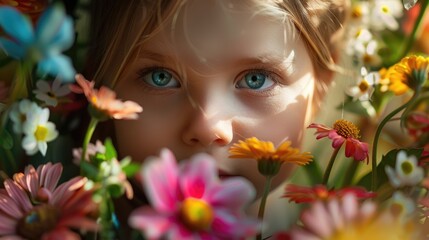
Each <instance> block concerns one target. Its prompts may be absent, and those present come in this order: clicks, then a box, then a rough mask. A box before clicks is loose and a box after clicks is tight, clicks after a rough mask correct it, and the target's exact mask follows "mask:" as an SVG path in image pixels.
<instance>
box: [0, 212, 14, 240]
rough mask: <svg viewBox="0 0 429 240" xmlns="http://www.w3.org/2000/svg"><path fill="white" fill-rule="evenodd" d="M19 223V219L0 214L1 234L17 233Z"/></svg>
mask: <svg viewBox="0 0 429 240" xmlns="http://www.w3.org/2000/svg"><path fill="white" fill-rule="evenodd" d="M17 217H19V216H17ZM17 223H18V221H17V220H15V219H11V218H9V217H6V216H3V215H0V236H4V235H8V234H13V233H15V231H16V224H17ZM0 239H1V238H0Z"/></svg>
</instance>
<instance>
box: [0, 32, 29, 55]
mask: <svg viewBox="0 0 429 240" xmlns="http://www.w3.org/2000/svg"><path fill="white" fill-rule="evenodd" d="M0 48H2V49H3V50H4V51H5V53H6V54H7V55H8V56H11V57H13V58H15V59H22V58H23V57H24V56H25V50H26V49H25V48H24V47H23V46H20V45H18V44H16V43H14V42H12V41H10V40H8V39H5V38H1V37H0Z"/></svg>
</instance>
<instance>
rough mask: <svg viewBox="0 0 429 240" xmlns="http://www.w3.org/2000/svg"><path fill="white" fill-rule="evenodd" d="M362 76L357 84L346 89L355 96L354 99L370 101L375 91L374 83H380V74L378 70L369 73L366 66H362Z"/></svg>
mask: <svg viewBox="0 0 429 240" xmlns="http://www.w3.org/2000/svg"><path fill="white" fill-rule="evenodd" d="M361 76H362V77H361V78H360V79H359V80H358V81H357V84H356V85H353V86H352V87H349V88H348V89H346V93H347V95H349V96H351V97H353V100H358V99H359V100H360V101H368V100H369V99H370V98H371V95H372V93H373V92H374V85H375V84H377V83H378V81H379V79H380V75H379V73H378V72H371V73H368V72H367V70H366V68H364V67H362V69H361Z"/></svg>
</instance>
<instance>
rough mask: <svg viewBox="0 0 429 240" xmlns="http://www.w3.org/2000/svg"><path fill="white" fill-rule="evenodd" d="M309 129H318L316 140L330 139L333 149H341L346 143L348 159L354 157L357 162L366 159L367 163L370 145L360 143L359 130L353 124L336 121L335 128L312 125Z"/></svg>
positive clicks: (342, 120)
mask: <svg viewBox="0 0 429 240" xmlns="http://www.w3.org/2000/svg"><path fill="white" fill-rule="evenodd" d="M308 128H315V129H316V133H315V134H316V135H317V136H316V139H321V138H324V137H328V138H329V139H331V140H332V147H333V148H335V149H339V148H340V147H341V146H342V145H343V143H344V142H345V143H346V151H345V153H346V157H353V158H354V159H355V160H357V161H362V160H364V159H365V158H366V159H367V162H368V161H369V157H368V144H367V143H365V142H361V141H359V138H360V136H359V129H358V128H357V127H356V126H355V125H354V124H353V123H351V122H349V121H347V120H344V119H340V120H337V121H335V123H334V126H333V128H330V127H327V126H325V125H322V124H315V123H312V124H310V126H308Z"/></svg>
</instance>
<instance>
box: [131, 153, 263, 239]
mask: <svg viewBox="0 0 429 240" xmlns="http://www.w3.org/2000/svg"><path fill="white" fill-rule="evenodd" d="M142 178H143V187H144V188H145V191H146V194H147V196H148V198H149V202H150V203H151V205H152V206H153V208H152V207H149V206H143V207H141V208H139V209H137V210H135V211H134V212H133V213H132V214H131V216H130V218H129V223H130V225H131V226H132V227H133V228H136V229H139V230H141V231H143V232H144V234H145V235H146V237H147V238H148V239H159V238H161V237H166V238H167V239H243V238H246V237H249V236H254V235H256V233H257V232H258V230H259V224H258V222H257V221H256V220H254V219H248V218H245V217H244V215H243V207H244V206H246V204H247V203H249V201H251V200H252V198H253V197H254V196H255V191H254V189H253V188H252V187H251V185H250V183H249V182H248V181H245V180H244V179H241V178H229V179H227V180H225V181H223V182H220V181H219V179H218V176H217V170H216V166H215V160H214V159H212V157H211V156H209V155H207V154H203V153H201V154H198V155H195V156H193V157H192V158H191V159H190V160H189V161H186V162H183V163H182V164H180V166H177V163H176V159H175V158H174V156H173V154H172V153H171V152H170V151H169V150H166V149H163V150H162V151H161V155H160V157H159V158H155V159H152V161H150V160H149V161H146V163H145V165H144V166H143V167H142Z"/></svg>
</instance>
